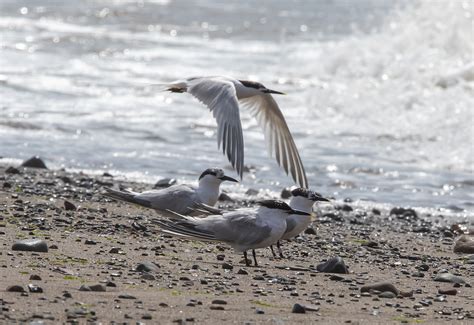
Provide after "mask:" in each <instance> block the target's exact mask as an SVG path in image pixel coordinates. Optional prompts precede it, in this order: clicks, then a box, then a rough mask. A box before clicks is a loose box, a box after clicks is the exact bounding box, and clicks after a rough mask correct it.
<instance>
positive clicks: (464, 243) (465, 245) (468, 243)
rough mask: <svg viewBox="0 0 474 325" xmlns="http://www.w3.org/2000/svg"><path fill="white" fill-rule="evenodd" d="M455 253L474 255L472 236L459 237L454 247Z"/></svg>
mask: <svg viewBox="0 0 474 325" xmlns="http://www.w3.org/2000/svg"><path fill="white" fill-rule="evenodd" d="M454 252H455V253H464V254H474V239H473V237H472V236H467V235H463V236H461V237H459V239H458V240H457V241H456V244H455V245H454Z"/></svg>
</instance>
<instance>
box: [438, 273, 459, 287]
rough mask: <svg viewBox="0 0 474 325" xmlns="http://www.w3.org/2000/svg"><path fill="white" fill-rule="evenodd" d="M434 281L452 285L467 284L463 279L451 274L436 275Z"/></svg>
mask: <svg viewBox="0 0 474 325" xmlns="http://www.w3.org/2000/svg"><path fill="white" fill-rule="evenodd" d="M434 280H435V281H438V282H450V283H459V284H464V283H466V281H464V279H463V278H461V277H460V276H457V275H454V274H451V273H449V272H446V273H440V274H438V275H436V277H435V278H434Z"/></svg>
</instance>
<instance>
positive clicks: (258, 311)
mask: <svg viewBox="0 0 474 325" xmlns="http://www.w3.org/2000/svg"><path fill="white" fill-rule="evenodd" d="M255 314H257V315H263V314H265V311H263V310H261V309H260V308H257V309H255Z"/></svg>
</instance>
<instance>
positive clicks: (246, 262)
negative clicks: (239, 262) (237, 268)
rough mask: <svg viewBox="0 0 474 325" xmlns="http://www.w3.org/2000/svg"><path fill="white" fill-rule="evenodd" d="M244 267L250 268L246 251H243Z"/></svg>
mask: <svg viewBox="0 0 474 325" xmlns="http://www.w3.org/2000/svg"><path fill="white" fill-rule="evenodd" d="M244 258H245V265H247V266H250V262H249V259H248V258H247V251H244Z"/></svg>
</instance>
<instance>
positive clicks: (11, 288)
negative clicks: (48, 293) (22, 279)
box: [7, 285, 25, 292]
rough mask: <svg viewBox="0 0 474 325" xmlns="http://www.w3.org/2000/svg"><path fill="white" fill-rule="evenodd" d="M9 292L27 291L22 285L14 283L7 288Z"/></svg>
mask: <svg viewBox="0 0 474 325" xmlns="http://www.w3.org/2000/svg"><path fill="white" fill-rule="evenodd" d="M7 291H8V292H25V288H23V287H22V286H20V285H12V286H9V287H8V288H7Z"/></svg>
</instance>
